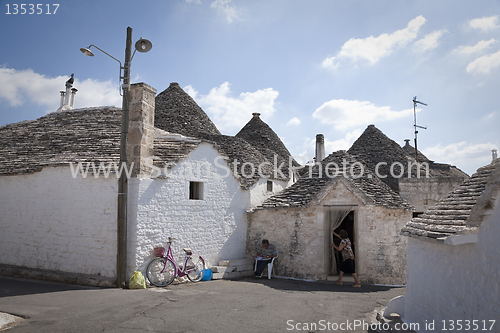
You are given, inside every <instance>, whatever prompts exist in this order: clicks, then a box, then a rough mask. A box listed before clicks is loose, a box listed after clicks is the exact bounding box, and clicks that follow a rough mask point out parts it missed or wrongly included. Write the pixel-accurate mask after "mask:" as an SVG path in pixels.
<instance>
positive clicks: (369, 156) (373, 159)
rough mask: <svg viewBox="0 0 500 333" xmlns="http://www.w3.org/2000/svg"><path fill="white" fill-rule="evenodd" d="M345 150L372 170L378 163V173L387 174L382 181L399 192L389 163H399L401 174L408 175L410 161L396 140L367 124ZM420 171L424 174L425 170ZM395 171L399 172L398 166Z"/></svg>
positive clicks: (373, 170)
mask: <svg viewBox="0 0 500 333" xmlns="http://www.w3.org/2000/svg"><path fill="white" fill-rule="evenodd" d="M347 152H348V153H349V154H351V155H353V156H355V157H356V159H358V160H360V161H362V162H363V163H364V164H365V165H366V166H368V167H369V168H370V170H371V171H372V172H375V168H376V166H377V164H379V163H380V164H379V168H378V172H379V174H381V175H387V178H383V179H382V181H383V182H384V183H386V184H387V185H389V186H390V187H391V189H392V190H393V191H395V192H399V185H398V180H397V179H396V178H394V177H392V176H391V172H390V167H391V165H393V164H395V163H401V164H402V165H403V166H404V168H403V169H404V172H403V175H402V176H403V177H405V178H407V177H408V176H407V174H408V173H407V168H408V161H409V160H410V161H411V158H410V157H409V156H408V155H407V153H406V152H405V151H404V150H403V149H402V148H401V147H400V146H399V144H398V143H397V142H395V141H394V140H391V139H389V138H388V137H387V136H386V135H385V134H384V133H382V131H381V130H379V129H378V128H376V127H375V125H369V126H368V127H367V128H366V130H365V131H364V132H363V134H361V136H360V137H359V138H358V139H357V140H356V141H355V142H354V143H353V144H352V146H351V148H350V149H349V150H348V151H347ZM422 171H423V174H425V170H422ZM397 172H398V174H399V168H398V169H397ZM394 173H396V172H394ZM412 174H413V172H412Z"/></svg>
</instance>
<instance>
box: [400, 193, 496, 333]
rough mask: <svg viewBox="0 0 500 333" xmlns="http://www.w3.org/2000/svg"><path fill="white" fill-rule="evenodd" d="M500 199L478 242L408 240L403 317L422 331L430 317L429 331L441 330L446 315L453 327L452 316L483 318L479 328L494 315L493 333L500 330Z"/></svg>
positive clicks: (481, 230) (485, 221) (482, 229)
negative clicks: (499, 238) (442, 242)
mask: <svg viewBox="0 0 500 333" xmlns="http://www.w3.org/2000/svg"><path fill="white" fill-rule="evenodd" d="M499 204H500V198H497V202H496V205H495V207H497V208H496V210H495V211H494V212H493V213H492V214H491V215H489V216H488V217H487V218H486V219H485V220H484V221H483V223H482V225H481V227H480V229H479V233H478V241H477V243H474V244H463V245H457V246H452V245H444V244H438V243H435V242H428V241H421V240H418V239H414V238H410V239H409V241H408V284H407V288H406V296H405V301H404V304H405V305H404V315H403V318H404V320H405V321H406V322H407V323H419V324H420V331H419V332H426V330H425V324H426V322H427V324H430V323H432V322H433V321H434V323H435V328H434V330H427V331H430V332H440V331H441V330H442V329H443V327H442V326H441V325H442V324H443V322H442V321H443V320H446V322H445V323H446V324H447V326H446V328H447V329H448V330H450V322H449V321H450V320H452V321H453V322H454V323H455V324H456V322H457V320H462V321H463V322H462V324H463V325H465V322H464V321H465V320H470V321H471V322H470V324H471V325H472V320H478V322H476V323H480V324H481V326H480V328H479V329H478V330H477V331H480V330H482V329H483V326H482V325H483V324H482V323H483V322H482V321H483V320H485V321H486V323H487V324H486V325H487V326H486V328H488V329H489V327H490V325H491V323H490V322H489V320H497V322H496V324H495V326H494V327H493V330H491V331H490V332H499V331H500V323H499V322H498V316H499V314H500V285H499V283H498V281H500V246H499V245H498V235H500V209H499ZM457 328H458V327H456V329H457ZM463 330H464V331H465V328H464V329H463ZM469 331H472V328H471V329H470V330H469ZM485 331H486V330H485Z"/></svg>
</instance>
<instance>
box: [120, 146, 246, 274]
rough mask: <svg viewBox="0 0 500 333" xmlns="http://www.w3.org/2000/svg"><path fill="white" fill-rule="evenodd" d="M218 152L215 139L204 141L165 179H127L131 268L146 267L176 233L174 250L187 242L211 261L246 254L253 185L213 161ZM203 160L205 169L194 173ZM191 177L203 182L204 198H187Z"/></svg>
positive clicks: (186, 244)
mask: <svg viewBox="0 0 500 333" xmlns="http://www.w3.org/2000/svg"><path fill="white" fill-rule="evenodd" d="M219 156H220V155H219V153H218V152H217V151H216V150H215V149H214V148H213V147H212V145H210V144H208V143H202V144H200V145H199V146H198V147H197V148H196V149H195V150H194V151H192V152H191V153H190V154H189V156H188V157H187V158H186V159H184V160H183V161H181V162H180V163H179V164H177V165H176V166H175V167H173V168H172V169H171V170H169V172H168V175H167V179H131V180H130V181H129V213H128V214H129V221H128V223H129V225H128V232H129V242H128V249H129V250H128V251H129V261H128V262H129V265H130V267H129V268H128V273H129V274H132V272H133V271H134V270H136V269H140V270H145V268H146V265H147V263H148V261H149V260H150V259H151V258H152V250H153V248H154V247H155V246H158V245H163V246H165V243H166V242H167V240H168V237H169V236H170V237H175V238H177V241H176V242H175V243H174V247H173V249H174V253H175V254H177V255H179V256H180V255H181V254H182V253H183V252H182V247H189V248H191V249H192V250H193V251H194V252H195V253H198V254H200V255H202V256H203V257H204V258H205V259H206V261H207V264H209V265H216V264H217V263H218V261H219V260H222V259H241V258H244V255H245V244H246V232H247V219H246V214H245V212H246V210H247V209H248V207H249V204H250V197H249V191H245V190H243V189H242V188H241V186H240V183H239V182H238V181H237V179H235V178H234V177H233V175H232V174H230V175H227V176H226V174H227V172H226V170H223V169H222V168H220V167H218V166H217V165H216V164H215V163H214V161H215V159H216V158H217V157H219ZM217 163H218V164H219V165H220V164H223V163H224V161H223V160H219V161H218V162H217ZM202 164H203V165H204V166H203V167H200V170H201V171H202V172H201V174H197V172H194V173H193V174H190V172H189V170H190V169H192V170H197V166H198V165H200V166H201V165H202ZM207 165H209V166H210V168H208V167H207ZM207 170H208V171H207ZM225 176H226V177H225ZM190 181H199V182H203V183H204V199H203V200H190V199H189V182H190ZM134 219H135V220H134Z"/></svg>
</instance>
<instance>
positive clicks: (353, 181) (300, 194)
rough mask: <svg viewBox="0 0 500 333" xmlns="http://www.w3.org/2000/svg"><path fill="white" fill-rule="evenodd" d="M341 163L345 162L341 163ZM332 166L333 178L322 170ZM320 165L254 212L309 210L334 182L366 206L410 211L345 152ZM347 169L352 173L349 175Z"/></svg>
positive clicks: (406, 203) (409, 208)
mask: <svg viewBox="0 0 500 333" xmlns="http://www.w3.org/2000/svg"><path fill="white" fill-rule="evenodd" d="M343 161H347V162H346V163H343ZM332 163H335V164H336V165H337V166H338V172H337V174H336V175H335V174H334V172H333V170H330V173H329V174H328V175H327V173H326V172H325V171H324V170H325V168H326V166H327V165H330V167H334V164H332ZM321 165H322V167H321V168H320V167H319V166H318V165H317V166H315V167H313V168H312V172H311V174H308V173H307V172H306V171H304V172H302V177H301V178H300V179H299V180H298V181H297V182H296V183H295V184H293V185H292V186H290V187H288V188H286V189H285V190H283V191H282V192H281V193H279V194H277V195H275V196H273V197H271V198H269V199H267V200H266V201H265V202H264V203H263V204H262V205H261V206H260V207H258V208H260V209H265V208H281V207H305V206H309V205H311V204H314V203H315V202H316V200H318V199H320V198H321V197H322V195H324V194H325V193H324V191H325V190H328V188H330V186H333V185H334V184H335V183H336V182H338V181H344V182H346V184H347V185H348V186H349V187H350V188H351V189H353V190H354V191H356V192H358V193H360V194H361V195H362V196H363V197H364V198H365V199H366V201H367V204H369V205H376V206H383V207H387V208H395V209H408V210H411V209H412V206H411V205H410V204H409V203H408V202H406V201H405V200H404V199H403V198H401V196H399V195H398V194H397V193H395V192H394V191H392V190H391V189H390V188H389V186H387V185H386V184H384V183H383V182H382V181H381V180H380V179H378V177H376V176H375V175H374V174H373V173H371V171H369V169H368V168H366V167H365V166H364V165H363V164H361V163H360V162H359V161H358V160H356V159H355V158H354V157H353V156H352V155H350V154H348V153H346V152H345V151H338V152H335V153H332V154H330V155H329V156H328V157H326V158H325V159H324V160H323V161H322V162H321ZM344 166H345V168H344ZM362 166H363V169H364V170H363V174H362V177H357V176H358V175H360V174H361V172H362V170H361V167H362ZM351 168H352V170H353V173H352V174H351ZM320 171H321V172H320Z"/></svg>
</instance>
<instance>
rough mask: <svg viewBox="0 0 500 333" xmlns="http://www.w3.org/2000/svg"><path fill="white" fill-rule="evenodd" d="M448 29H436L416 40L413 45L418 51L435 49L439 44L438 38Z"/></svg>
mask: <svg viewBox="0 0 500 333" xmlns="http://www.w3.org/2000/svg"><path fill="white" fill-rule="evenodd" d="M447 32H448V30H446V29H443V30H436V31H433V32H431V33H430V34H427V35H425V36H424V38H422V39H419V40H417V41H416V42H415V43H414V44H413V46H414V47H415V49H416V50H417V51H419V52H424V51H427V50H432V49H435V48H436V47H438V46H439V44H440V43H439V39H440V38H441V37H442V36H443V35H444V34H445V33H447Z"/></svg>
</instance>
